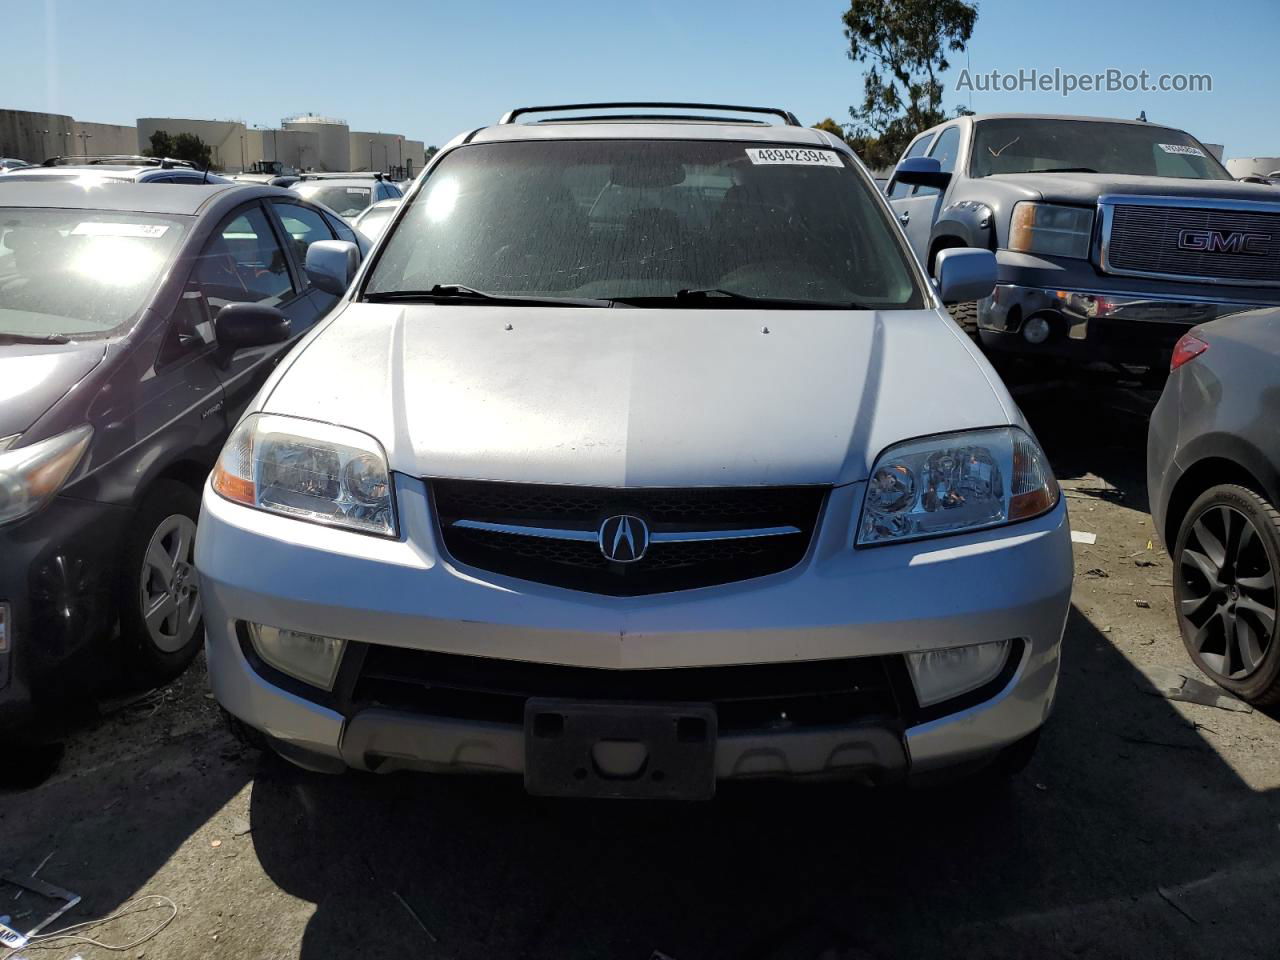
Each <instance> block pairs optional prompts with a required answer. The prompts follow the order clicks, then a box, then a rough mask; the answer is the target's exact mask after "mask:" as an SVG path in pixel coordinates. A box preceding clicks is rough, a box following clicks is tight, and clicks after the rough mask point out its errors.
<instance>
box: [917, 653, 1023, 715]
mask: <svg viewBox="0 0 1280 960" xmlns="http://www.w3.org/2000/svg"><path fill="white" fill-rule="evenodd" d="M1009 647H1010V642H1009V641H1008V640H997V641H995V642H994V643H976V644H973V645H972V646H967V647H949V648H947V649H945V650H926V651H924V652H923V653H908V654H907V669H908V670H909V671H910V673H911V684H912V686H914V687H915V689H916V700H917V702H918V703H919V704H920V706H922V707H928V706H931V705H932V704H935V703H941V702H942V701H943V700H950V699H951V698H952V697H958V696H961V695H962V694H966V693H969V692H970V691H973V690H977V689H978V688H979V687H980V686H982V685H983V684H984V683H989V682H990V681H991V680H993V679H995V678H996V677H997V676H998V675H999V673H1000V671H1001V670H1003V669H1004V665H1005V662H1006V661H1007V660H1008V659H1009Z"/></svg>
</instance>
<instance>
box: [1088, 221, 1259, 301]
mask: <svg viewBox="0 0 1280 960" xmlns="http://www.w3.org/2000/svg"><path fill="white" fill-rule="evenodd" d="M1192 247H1199V248H1200V249H1191V248H1192ZM1102 266H1103V269H1104V270H1106V271H1107V272H1109V273H1121V274H1123V273H1135V274H1151V273H1154V274H1168V275H1169V276H1174V277H1178V278H1180V279H1184V280H1195V279H1203V280H1211V281H1219V282H1226V283H1236V284H1250V283H1252V284H1259V285H1272V284H1280V209H1278V211H1277V212H1274V213H1271V212H1256V211H1248V210H1220V209H1214V208H1196V207H1182V206H1157V205H1149V204H1126V203H1117V204H1115V205H1114V206H1113V207H1112V214H1111V228H1110V233H1109V235H1108V237H1107V238H1106V248H1105V257H1104V262H1103V265H1102Z"/></svg>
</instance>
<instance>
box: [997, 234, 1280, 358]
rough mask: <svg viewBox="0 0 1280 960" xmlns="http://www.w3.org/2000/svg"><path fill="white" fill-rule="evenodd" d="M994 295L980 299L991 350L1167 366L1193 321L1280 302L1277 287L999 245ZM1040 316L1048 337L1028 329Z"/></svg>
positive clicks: (1033, 355) (1024, 354) (1202, 321)
mask: <svg viewBox="0 0 1280 960" xmlns="http://www.w3.org/2000/svg"><path fill="white" fill-rule="evenodd" d="M996 260H997V274H998V281H997V284H996V288H995V291H994V292H993V294H992V295H991V296H990V297H988V298H986V299H984V300H982V301H980V302H979V304H978V331H979V335H980V337H981V340H982V345H983V346H984V347H985V348H987V349H988V350H990V351H993V352H1000V353H1006V354H1019V355H1022V356H1028V357H1058V358H1063V359H1068V360H1075V361H1079V362H1085V363H1087V362H1091V361H1100V362H1105V363H1110V364H1124V365H1137V366H1147V367H1158V368H1160V369H1164V370H1167V369H1168V363H1169V357H1170V355H1171V354H1172V351H1173V345H1174V344H1175V343H1176V342H1177V340H1178V338H1179V337H1180V336H1182V334H1184V333H1186V332H1187V330H1188V329H1189V328H1190V327H1193V326H1195V325H1197V324H1201V323H1208V322H1209V321H1210V320H1216V319H1218V318H1219V317H1224V316H1229V315H1231V314H1234V313H1241V312H1244V311H1246V310H1257V309H1260V308H1263V307H1266V306H1269V305H1272V304H1274V303H1276V302H1280V290H1277V289H1275V288H1270V289H1268V288H1257V289H1254V288H1240V287H1227V286H1210V285H1207V284H1203V283H1181V282H1176V281H1172V280H1171V281H1169V282H1167V283H1163V284H1162V283H1161V282H1160V281H1157V280H1152V279H1146V278H1135V277H1121V276H1109V275H1104V274H1100V273H1098V272H1097V271H1096V270H1095V269H1094V268H1093V266H1092V264H1090V263H1089V262H1087V261H1084V260H1066V259H1062V258H1043V257H1036V256H1032V255H1030V254H1023V253H1015V252H1013V251H1009V250H999V251H997V253H996ZM1032 317H1043V318H1045V319H1046V320H1048V322H1049V327H1050V333H1049V337H1048V339H1047V340H1045V341H1044V342H1042V343H1031V342H1030V341H1029V340H1028V339H1027V338H1026V337H1025V336H1024V331H1025V330H1026V323H1027V321H1028V320H1030V319H1031V318H1032Z"/></svg>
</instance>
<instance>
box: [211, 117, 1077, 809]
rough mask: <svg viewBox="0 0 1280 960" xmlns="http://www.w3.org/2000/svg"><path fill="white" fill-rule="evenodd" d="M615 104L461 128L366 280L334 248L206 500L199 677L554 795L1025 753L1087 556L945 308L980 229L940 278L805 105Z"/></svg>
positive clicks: (326, 253)
mask: <svg viewBox="0 0 1280 960" xmlns="http://www.w3.org/2000/svg"><path fill="white" fill-rule="evenodd" d="M599 107H600V105H588V108H589V109H591V110H594V109H597V108H599ZM624 109H628V110H629V111H630V113H629V114H628V115H624V116H607V117H601V116H598V115H596V114H594V113H588V114H586V115H583V113H582V109H581V107H579V108H573V107H566V108H560V109H558V110H557V109H553V108H545V107H543V108H536V109H529V110H520V111H513V113H511V114H509V115H508V116H507V117H506V118H504V120H503V122H500V123H498V124H496V125H494V126H491V127H488V128H485V129H483V130H478V131H475V132H473V133H471V134H469V135H465V136H460V137H458V138H457V139H455V140H454V141H453V142H452V143H451V144H449V145H448V146H446V147H445V148H444V149H443V150H441V151H440V153H439V154H437V155H436V156H435V157H434V158H433V160H432V163H431V165H430V166H429V167H428V168H427V170H426V171H425V172H424V173H423V175H422V178H420V180H419V181H418V183H417V185H416V186H415V187H414V189H413V191H412V192H411V193H410V195H409V197H408V198H407V199H406V200H405V201H403V204H402V207H401V209H400V210H399V211H398V212H397V213H396V216H395V218H394V219H393V220H392V223H391V225H390V227H388V229H387V232H386V233H384V234H383V236H382V238H381V239H380V240H379V241H378V244H377V247H376V252H375V253H374V254H373V255H372V256H371V257H370V259H369V263H370V266H369V267H368V268H365V269H362V270H361V272H360V273H359V275H358V276H356V277H355V281H354V284H353V285H352V284H351V283H350V281H351V279H352V276H353V274H352V269H353V267H352V265H353V264H354V263H355V259H354V253H355V251H354V249H353V248H352V247H351V246H349V245H346V244H341V243H336V242H335V243H328V244H316V245H313V246H312V248H311V250H310V251H309V252H308V257H307V264H308V270H309V271H310V273H311V274H312V276H313V278H314V280H315V282H316V283H317V284H321V285H322V287H323V289H326V290H329V291H331V292H339V293H344V300H343V303H342V305H341V306H340V307H339V309H338V312H337V314H336V315H335V317H334V318H333V320H332V321H331V322H328V323H326V324H325V325H324V326H323V328H322V329H319V330H317V332H316V333H315V334H313V335H312V336H311V337H310V339H309V340H308V342H307V343H305V344H303V345H302V346H301V348H300V349H299V350H298V351H297V353H295V354H294V355H293V357H292V358H291V360H290V363H289V364H288V366H287V368H286V367H284V366H282V367H281V368H280V371H279V372H278V374H277V375H276V376H274V377H273V378H272V380H271V381H270V382H268V384H267V385H266V386H265V387H264V388H263V390H262V391H261V392H260V393H259V395H258V397H257V398H256V399H255V401H254V403H253V404H252V405H251V407H250V409H249V411H248V415H247V416H246V417H245V418H243V419H242V420H241V421H240V424H239V425H238V426H237V428H236V430H235V431H234V432H233V435H232V436H231V438H230V439H229V440H228V443H227V446H226V448H225V450H224V454H223V456H222V458H221V459H220V461H219V465H218V466H217V467H216V468H215V470H214V473H213V475H212V477H211V480H210V483H209V484H207V485H206V488H205V494H204V503H203V513H202V519H201V526H200V534H199V537H198V541H197V546H196V565H197V568H198V569H199V572H200V577H201V583H202V585H203V590H204V594H203V596H204V597H205V601H206V604H207V607H206V610H207V611H208V613H207V618H206V622H207V625H208V626H207V638H208V644H207V651H208V660H209V676H210V679H211V681H212V684H213V689H214V693H215V694H216V695H217V697H218V699H219V701H220V702H221V703H222V705H223V706H224V707H225V708H226V709H227V710H228V711H229V712H230V713H231V714H232V715H234V716H235V717H237V718H238V719H239V721H241V722H242V724H243V725H244V726H245V727H247V728H250V729H252V730H254V731H257V732H258V734H259V736H262V735H265V737H266V739H267V741H268V742H269V743H270V744H271V745H272V746H274V747H275V749H276V750H278V751H279V752H280V753H281V754H283V755H284V756H286V757H288V758H289V759H291V760H294V761H295V762H297V763H299V764H301V765H304V766H306V767H309V768H312V769H317V770H333V771H337V770H342V769H344V768H346V767H354V768H358V769H364V770H374V771H379V772H387V771H392V770H396V769H405V768H408V769H417V770H426V771H475V772H507V773H512V774H519V775H522V776H523V777H524V779H525V784H526V786H527V788H528V789H529V790H530V791H531V792H533V793H536V794H543V795H556V796H576V797H664V798H680V799H693V798H703V797H706V796H708V795H709V794H710V793H711V792H712V791H713V790H714V788H715V784H716V782H717V781H719V780H729V779H745V778H761V777H778V778H791V779H813V778H844V779H850V780H858V781H864V782H873V783H878V782H886V781H891V780H900V779H902V778H905V777H908V776H917V775H932V774H935V773H938V772H940V771H948V772H953V771H954V770H955V769H972V768H973V767H975V766H981V765H984V764H990V763H993V762H996V763H999V764H1001V765H1003V766H1006V767H1016V766H1017V765H1019V764H1021V763H1025V762H1026V760H1027V758H1028V757H1029V756H1030V751H1031V749H1032V747H1033V746H1034V744H1035V742H1036V738H1037V736H1038V732H1039V730H1040V727H1041V726H1042V725H1043V724H1044V722H1045V720H1046V718H1047V717H1048V715H1049V712H1050V709H1051V707H1052V704H1053V700H1054V694H1055V691H1056V689H1057V676H1058V662H1059V651H1060V646H1061V639H1062V630H1063V626H1064V623H1065V619H1066V615H1067V610H1068V607H1069V601H1070V593H1071V578H1072V561H1071V545H1070V541H1069V536H1068V523H1067V514H1066V505H1065V502H1064V500H1063V499H1062V497H1061V496H1060V494H1059V490H1058V485H1057V483H1056V481H1055V480H1054V478H1053V475H1052V473H1051V472H1050V469H1049V465H1048V463H1047V461H1046V459H1045V456H1044V454H1043V452H1042V451H1041V449H1040V447H1039V445H1038V443H1037V442H1036V440H1035V438H1034V436H1033V435H1032V433H1031V431H1030V428H1029V427H1028V425H1027V423H1026V421H1025V420H1024V418H1023V416H1022V414H1021V413H1020V412H1019V410H1018V408H1017V405H1016V404H1015V403H1014V402H1013V400H1012V399H1011V398H1010V396H1009V394H1008V392H1007V391H1006V390H1005V388H1004V386H1003V384H1002V383H1001V382H1000V379H999V378H998V377H997V376H996V375H995V373H994V372H993V371H992V369H991V367H990V366H989V364H988V363H987V361H986V360H985V359H983V357H982V356H981V354H980V353H979V351H978V350H977V348H976V347H975V346H974V344H973V343H972V342H971V341H970V340H969V339H968V338H966V337H965V336H964V335H963V334H962V333H961V331H960V330H959V329H958V328H957V327H956V326H955V324H954V323H953V322H952V321H951V319H950V318H949V317H948V316H947V313H946V310H945V308H944V306H943V304H944V302H946V301H952V300H963V299H972V298H975V297H979V296H982V295H984V294H986V293H988V292H989V291H990V289H991V286H992V283H993V281H994V262H993V261H994V258H993V256H992V254H991V253H990V252H989V251H985V250H970V251H966V250H949V251H946V252H945V253H944V254H943V255H942V256H940V257H939V259H938V265H937V271H938V281H937V285H936V286H935V285H934V284H933V283H931V282H930V281H929V280H928V279H927V278H926V277H925V275H924V273H923V271H922V270H921V269H920V267H919V265H918V264H917V263H916V261H915V258H914V257H912V255H911V251H910V248H909V247H908V246H907V243H906V240H905V238H904V237H903V235H902V232H901V230H900V229H899V228H898V225H897V223H896V222H895V221H894V219H893V217H892V216H891V213H890V210H889V208H888V206H887V204H886V202H885V199H884V197H883V195H882V194H881V193H880V192H879V191H878V190H877V189H876V187H875V184H874V182H873V181H872V179H871V177H870V176H869V175H868V173H867V171H866V169H865V168H864V167H863V166H862V164H861V163H860V162H859V160H858V158H857V157H856V156H855V155H854V154H853V152H852V151H851V150H850V149H849V147H848V146H847V145H846V144H844V143H843V142H838V141H837V142H832V141H831V140H829V139H828V138H827V137H826V136H825V135H824V134H822V133H821V132H820V131H816V130H811V129H808V128H805V127H802V126H800V125H799V123H798V122H796V120H795V118H794V116H793V115H791V114H790V113H787V112H785V111H780V110H773V109H768V108H751V109H746V108H740V107H739V108H730V107H714V106H712V107H708V106H699V105H691V106H690V107H689V109H690V110H691V111H692V112H693V115H692V116H688V115H685V114H682V113H680V112H679V111H676V110H674V109H673V105H672V104H652V103H649V104H628V105H624ZM530 113H544V114H550V116H548V117H547V120H546V121H545V122H528V123H526V122H516V121H517V118H519V117H521V116H525V115H527V114H530ZM709 113H710V114H711V115H712V119H708V114H709ZM725 114H736V115H732V116H726V115H725ZM744 114H745V115H744ZM769 121H773V122H769ZM779 121H780V122H779Z"/></svg>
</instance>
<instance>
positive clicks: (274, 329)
mask: <svg viewBox="0 0 1280 960" xmlns="http://www.w3.org/2000/svg"><path fill="white" fill-rule="evenodd" d="M290 332H291V330H290V325H289V318H288V317H286V316H285V315H284V314H283V313H281V312H280V311H279V310H277V309H276V308H275V307H269V306H267V305H266V304H262V303H228V304H227V305H226V306H225V307H223V308H222V309H221V310H219V311H218V315H217V316H216V317H214V318H213V335H214V339H215V340H217V342H218V353H219V354H220V355H221V357H222V359H223V361H224V362H225V361H226V360H228V359H230V357H231V355H232V354H233V353H235V352H236V351H237V350H245V349H248V348H249V347H264V346H267V345H268V344H272V343H284V341H286V340H288V339H289V334H290Z"/></svg>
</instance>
